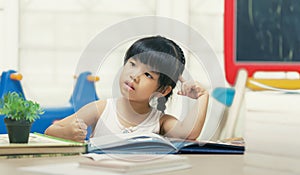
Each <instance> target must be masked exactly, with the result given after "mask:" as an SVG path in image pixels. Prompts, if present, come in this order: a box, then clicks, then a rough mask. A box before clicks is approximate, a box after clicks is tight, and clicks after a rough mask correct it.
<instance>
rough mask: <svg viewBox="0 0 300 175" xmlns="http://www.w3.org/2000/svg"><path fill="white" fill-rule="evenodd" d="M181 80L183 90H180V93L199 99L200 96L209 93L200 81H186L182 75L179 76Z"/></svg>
mask: <svg viewBox="0 0 300 175" xmlns="http://www.w3.org/2000/svg"><path fill="white" fill-rule="evenodd" d="M179 81H180V82H181V90H180V91H178V93H177V94H178V95H183V96H187V97H190V98H193V99H198V98H199V97H200V96H202V95H204V94H208V93H207V91H206V90H205V89H204V88H203V87H202V86H201V84H200V83H199V82H198V81H186V80H184V78H183V77H182V76H180V77H179Z"/></svg>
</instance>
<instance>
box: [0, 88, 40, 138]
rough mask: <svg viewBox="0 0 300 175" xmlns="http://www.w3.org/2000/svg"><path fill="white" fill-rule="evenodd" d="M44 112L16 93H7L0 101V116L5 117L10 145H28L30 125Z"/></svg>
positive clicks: (35, 104) (36, 104)
mask: <svg viewBox="0 0 300 175" xmlns="http://www.w3.org/2000/svg"><path fill="white" fill-rule="evenodd" d="M43 113H44V111H43V109H42V108H41V107H40V105H39V104H38V103H36V102H33V101H31V100H26V99H25V98H24V96H23V95H22V94H20V93H16V92H8V93H7V94H5V95H4V97H3V99H0V114H2V115H5V117H4V123H5V125H6V128H7V133H8V136H9V142H10V143H28V138H29V133H30V129H31V125H32V123H33V122H34V121H35V120H36V119H38V118H39V115H41V114H43Z"/></svg>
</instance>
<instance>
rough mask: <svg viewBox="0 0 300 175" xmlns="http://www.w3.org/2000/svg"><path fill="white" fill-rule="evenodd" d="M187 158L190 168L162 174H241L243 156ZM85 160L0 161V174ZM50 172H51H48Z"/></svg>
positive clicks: (11, 174) (14, 174)
mask: <svg viewBox="0 0 300 175" xmlns="http://www.w3.org/2000/svg"><path fill="white" fill-rule="evenodd" d="M186 156H187V157H188V158H189V161H190V163H191V164H192V168H190V169H185V170H180V171H175V172H174V171H173V172H167V173H162V174H166V175H167V174H168V175H171V174H172V175H177V174H178V175H182V174H189V175H193V174H195V175H196V174H197V175H198V174H209V175H220V174H222V175H241V174H243V155H204V154H201V155H200V154H198V155H186ZM83 159H86V158H85V157H81V156H66V157H47V158H45V157H43V158H19V159H0V171H1V174H9V175H29V174H31V175H32V174H37V173H32V172H24V171H20V170H19V169H18V168H20V167H25V166H33V165H46V164H58V163H69V162H78V161H79V160H83ZM49 171H51V170H49Z"/></svg>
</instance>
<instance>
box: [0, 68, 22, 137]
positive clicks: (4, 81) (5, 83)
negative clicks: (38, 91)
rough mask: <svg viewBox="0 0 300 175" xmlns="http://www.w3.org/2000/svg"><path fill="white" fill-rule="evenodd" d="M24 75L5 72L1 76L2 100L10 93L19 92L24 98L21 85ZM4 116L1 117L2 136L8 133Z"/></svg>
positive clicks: (11, 71)
mask: <svg viewBox="0 0 300 175" xmlns="http://www.w3.org/2000/svg"><path fill="white" fill-rule="evenodd" d="M21 79H22V75H21V74H19V73H17V72H16V71H14V70H9V71H6V72H5V71H4V72H2V74H1V80H0V98H1V99H2V98H3V97H4V95H5V94H6V93H8V92H17V93H20V94H21V95H23V97H24V98H25V96H24V92H23V89H22V86H21V83H20V80H21ZM3 119H4V115H0V134H4V133H7V131H6V126H5V124H4V120H3Z"/></svg>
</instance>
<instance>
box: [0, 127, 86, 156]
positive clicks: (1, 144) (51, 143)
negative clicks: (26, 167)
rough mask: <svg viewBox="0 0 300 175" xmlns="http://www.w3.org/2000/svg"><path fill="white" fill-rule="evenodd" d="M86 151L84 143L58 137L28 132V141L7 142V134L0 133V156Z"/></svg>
mask: <svg viewBox="0 0 300 175" xmlns="http://www.w3.org/2000/svg"><path fill="white" fill-rule="evenodd" d="M85 152H86V144H85V143H79V142H74V141H70V140H65V139H60V138H56V137H52V136H47V135H44V134H39V133H30V135H29V142H28V143H14V144H12V143H9V139H8V135H7V134H0V156H8V155H36V157H39V155H41V156H42V155H45V154H48V155H49V154H52V155H54V154H61V155H63V154H66V155H67V154H80V153H85Z"/></svg>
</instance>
